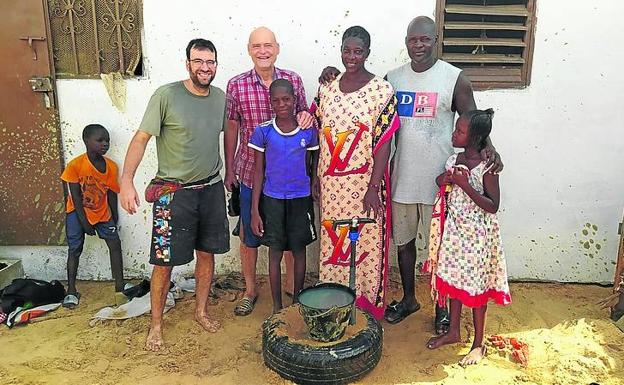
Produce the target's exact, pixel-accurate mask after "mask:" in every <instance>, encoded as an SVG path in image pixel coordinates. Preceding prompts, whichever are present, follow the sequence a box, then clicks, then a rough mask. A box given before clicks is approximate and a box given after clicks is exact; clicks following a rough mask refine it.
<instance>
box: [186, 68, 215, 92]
mask: <svg viewBox="0 0 624 385" xmlns="http://www.w3.org/2000/svg"><path fill="white" fill-rule="evenodd" d="M198 72H199V71H198ZM214 75H215V74H214V73H213V74H212V75H209V78H208V81H207V82H202V81H201V80H199V76H197V72H190V71H189V76H190V78H191V81H192V82H193V85H194V86H195V87H196V88H198V89H203V90H207V89H208V88H209V87H210V83H212V81H213V80H214Z"/></svg>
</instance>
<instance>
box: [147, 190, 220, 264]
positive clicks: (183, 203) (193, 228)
mask: <svg viewBox="0 0 624 385" xmlns="http://www.w3.org/2000/svg"><path fill="white" fill-rule="evenodd" d="M152 211H153V215H154V221H153V227H152V245H151V251H150V263H151V264H152V265H159V266H178V265H184V264H187V263H189V262H191V261H192V260H193V257H194V250H198V251H205V252H208V253H214V254H223V253H226V252H228V251H229V250H230V234H229V223H228V220H227V215H226V210H225V190H224V188H223V182H221V181H220V182H217V183H215V184H212V185H208V186H205V187H201V188H196V189H180V190H177V191H176V192H173V193H169V194H165V195H163V196H161V197H160V198H159V199H158V200H157V201H156V202H154V206H153V210H152Z"/></svg>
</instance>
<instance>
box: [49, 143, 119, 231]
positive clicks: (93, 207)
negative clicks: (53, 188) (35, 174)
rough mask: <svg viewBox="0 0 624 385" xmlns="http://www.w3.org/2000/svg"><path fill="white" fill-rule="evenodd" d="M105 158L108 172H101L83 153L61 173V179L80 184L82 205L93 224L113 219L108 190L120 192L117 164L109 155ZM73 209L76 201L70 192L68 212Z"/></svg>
mask: <svg viewBox="0 0 624 385" xmlns="http://www.w3.org/2000/svg"><path fill="white" fill-rule="evenodd" d="M104 160H105V162H106V172H104V173H101V172H99V171H98V170H97V169H96V168H95V166H93V164H91V161H90V160H89V157H88V156H87V154H86V153H85V154H82V155H80V156H78V157H76V158H74V159H73V160H72V161H71V162H69V164H68V165H67V167H66V168H65V171H63V174H62V175H61V179H62V180H64V181H65V182H67V183H78V184H80V191H81V192H82V206H83V207H84V211H85V214H86V216H87V220H88V221H89V223H91V224H92V225H94V224H96V223H98V222H106V221H108V220H110V219H111V211H110V209H109V207H108V199H107V196H106V193H107V191H108V190H112V191H113V192H115V193H119V183H118V182H117V174H118V171H117V165H116V164H115V162H113V161H112V160H110V159H108V158H107V157H104ZM72 211H74V202H72V197H71V194H69V195H68V197H67V209H66V212H67V213H71V212H72Z"/></svg>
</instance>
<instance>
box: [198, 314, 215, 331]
mask: <svg viewBox="0 0 624 385" xmlns="http://www.w3.org/2000/svg"><path fill="white" fill-rule="evenodd" d="M195 321H197V323H198V324H199V325H200V326H201V327H202V328H204V330H205V331H207V332H209V333H216V332H217V331H218V330H219V329H220V328H221V323H220V322H219V321H217V320H215V319H211V318H209V317H208V316H207V315H197V314H196V315H195Z"/></svg>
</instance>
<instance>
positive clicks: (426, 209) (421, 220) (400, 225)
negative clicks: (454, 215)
mask: <svg viewBox="0 0 624 385" xmlns="http://www.w3.org/2000/svg"><path fill="white" fill-rule="evenodd" d="M432 211H433V205H426V204H423V203H414V204H404V203H398V202H392V238H393V239H394V244H395V245H397V246H403V245H406V244H408V243H410V242H411V241H412V240H414V239H416V240H417V243H421V242H424V249H425V250H428V245H429V226H431V212H432ZM419 233H420V235H419Z"/></svg>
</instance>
